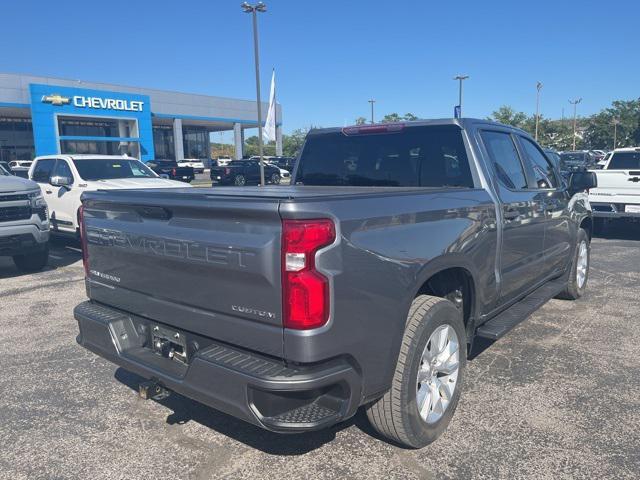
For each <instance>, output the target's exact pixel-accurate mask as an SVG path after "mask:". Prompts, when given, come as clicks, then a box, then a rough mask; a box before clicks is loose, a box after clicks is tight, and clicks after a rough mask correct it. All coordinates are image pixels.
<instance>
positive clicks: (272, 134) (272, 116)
mask: <svg viewBox="0 0 640 480" xmlns="http://www.w3.org/2000/svg"><path fill="white" fill-rule="evenodd" d="M262 132H263V137H264V139H265V141H267V142H274V141H275V140H276V71H275V70H274V71H273V74H272V75H271V93H270V94H269V110H268V111H267V120H266V121H265V123H264V129H263V130H262Z"/></svg>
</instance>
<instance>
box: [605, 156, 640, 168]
mask: <svg viewBox="0 0 640 480" xmlns="http://www.w3.org/2000/svg"><path fill="white" fill-rule="evenodd" d="M607 170H640V152H616V153H614V154H613V156H612V157H611V160H610V161H609V166H607Z"/></svg>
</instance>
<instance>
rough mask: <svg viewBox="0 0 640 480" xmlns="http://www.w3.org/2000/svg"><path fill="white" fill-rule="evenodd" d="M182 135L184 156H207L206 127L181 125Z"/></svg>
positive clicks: (204, 157) (201, 157)
mask: <svg viewBox="0 0 640 480" xmlns="http://www.w3.org/2000/svg"><path fill="white" fill-rule="evenodd" d="M182 137H183V147H184V158H199V159H203V160H204V159H207V158H209V156H210V153H209V131H208V130H207V129H206V128H204V127H185V126H183V127H182Z"/></svg>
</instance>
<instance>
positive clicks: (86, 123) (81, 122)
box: [58, 117, 128, 137]
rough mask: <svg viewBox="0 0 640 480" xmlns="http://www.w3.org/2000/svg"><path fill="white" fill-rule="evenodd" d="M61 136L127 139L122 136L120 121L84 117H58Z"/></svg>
mask: <svg viewBox="0 0 640 480" xmlns="http://www.w3.org/2000/svg"><path fill="white" fill-rule="evenodd" d="M58 133H59V134H60V136H76V137H120V136H123V137H126V136H128V135H120V133H119V129H118V120H112V119H95V118H82V117H58Z"/></svg>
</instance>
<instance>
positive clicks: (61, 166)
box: [51, 160, 73, 183]
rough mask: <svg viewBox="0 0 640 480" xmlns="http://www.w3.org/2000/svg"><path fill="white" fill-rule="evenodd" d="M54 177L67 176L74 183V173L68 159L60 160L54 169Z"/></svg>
mask: <svg viewBox="0 0 640 480" xmlns="http://www.w3.org/2000/svg"><path fill="white" fill-rule="evenodd" d="M51 176H52V177H67V178H68V179H70V180H71V183H73V173H71V168H70V167H69V164H68V163H67V161H66V160H58V161H57V162H56V166H55V168H54V169H53V173H52V174H51Z"/></svg>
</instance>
